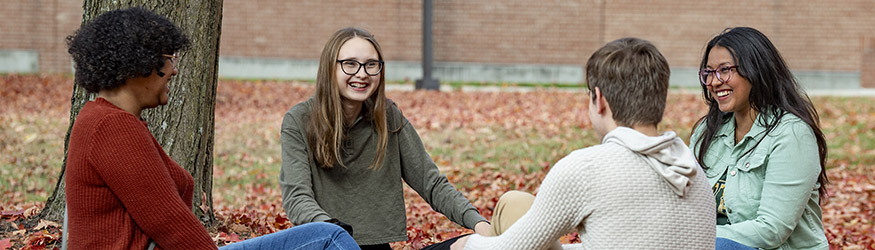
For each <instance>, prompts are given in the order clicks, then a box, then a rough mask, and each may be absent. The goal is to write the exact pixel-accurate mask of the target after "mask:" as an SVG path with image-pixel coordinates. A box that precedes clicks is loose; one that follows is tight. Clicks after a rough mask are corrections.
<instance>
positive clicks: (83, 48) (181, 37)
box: [67, 7, 189, 93]
mask: <svg viewBox="0 0 875 250" xmlns="http://www.w3.org/2000/svg"><path fill="white" fill-rule="evenodd" d="M67 45H68V46H69V49H68V50H67V51H68V52H69V53H70V55H71V56H73V62H74V63H75V68H76V78H75V82H76V84H78V85H79V86H81V87H82V88H85V90H87V91H88V92H91V93H96V92H99V91H101V90H111V89H115V88H117V87H119V86H122V85H124V84H125V81H126V80H128V79H130V78H135V77H141V76H142V77H145V76H149V75H150V74H152V70H157V69H160V68H161V67H163V66H164V63H165V62H166V61H167V60H166V58H165V57H164V56H163V55H164V54H173V53H175V52H177V51H179V50H182V49H184V48H186V47H188V45H189V40H188V37H186V36H185V34H183V33H182V31H181V30H180V29H179V27H177V26H176V25H174V24H173V23H172V22H170V21H169V20H167V18H164V17H162V16H160V15H158V14H155V13H154V12H152V11H149V10H146V9H144V8H140V7H134V8H128V9H121V10H113V11H109V12H106V13H103V14H101V15H100V16H98V17H97V18H95V19H94V20H92V21H91V22H90V23H87V24H85V25H83V26H82V27H81V28H79V30H78V31H76V32H74V33H73V34H72V35H70V36H68V37H67Z"/></svg>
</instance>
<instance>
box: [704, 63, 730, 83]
mask: <svg viewBox="0 0 875 250" xmlns="http://www.w3.org/2000/svg"><path fill="white" fill-rule="evenodd" d="M737 68H738V65H732V66H720V67H718V68H717V69H702V70H699V82H700V83H702V85H705V86H708V85H711V82H713V81H714V76H717V80H718V81H720V82H721V83H726V82H728V81H729V79H732V69H737Z"/></svg>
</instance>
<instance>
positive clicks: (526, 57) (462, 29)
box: [0, 0, 875, 73]
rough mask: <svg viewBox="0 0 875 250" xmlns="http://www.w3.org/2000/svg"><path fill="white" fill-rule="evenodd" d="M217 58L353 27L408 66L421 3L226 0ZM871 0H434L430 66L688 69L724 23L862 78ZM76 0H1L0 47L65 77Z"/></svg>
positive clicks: (873, 29) (310, 46)
mask: <svg viewBox="0 0 875 250" xmlns="http://www.w3.org/2000/svg"><path fill="white" fill-rule="evenodd" d="M224 5H225V8H224V12H223V15H224V16H223V18H224V21H223V26H222V41H221V55H222V56H233V57H267V58H293V59H317V58H318V56H319V53H320V51H321V49H322V46H323V45H324V43H325V41H326V40H327V39H328V36H330V34H331V33H333V32H334V31H335V30H337V29H339V28H341V27H345V26H359V27H362V28H365V29H367V30H369V31H371V32H372V33H374V34H375V35H376V36H377V39H378V40H379V41H380V43H381V45H382V46H383V49H384V53H385V56H386V59H388V60H404V61H418V60H420V56H421V42H420V40H421V33H420V32H421V27H422V26H421V23H420V21H421V16H422V7H421V1H414V0H356V1H353V0H343V1H319V0H301V1H287V0H250V1H245V0H226V1H224ZM873 12H875V1H871V0H843V1H830V0H805V1H791V0H774V1H760V0H740V1H734V2H713V1H712V2H707V1H694V0H683V1H677V0H651V1H634V0H611V1H605V0H581V1H567V0H542V1H530V0H483V1H470V0H438V1H434V39H435V40H434V46H435V48H434V49H435V50H434V55H435V59H436V60H438V61H451V62H478V63H527V64H580V65H582V64H584V63H585V61H586V60H587V58H588V57H589V55H590V54H591V53H592V52H593V51H594V50H595V49H597V48H598V47H600V46H601V45H602V44H604V43H605V42H608V41H611V40H614V39H617V38H621V37H626V36H637V37H641V38H644V39H648V40H650V41H652V42H654V43H656V45H657V47H659V48H660V50H662V52H663V53H664V54H665V56H666V57H667V58H668V60H669V63H670V64H671V65H672V66H673V67H695V66H696V65H697V64H698V62H699V60H700V57H701V53H702V49H703V47H704V45H705V43H706V42H707V41H708V40H709V39H710V38H711V37H712V36H713V35H715V34H717V33H719V32H720V31H721V30H723V28H725V27H728V26H752V27H755V28H757V29H759V30H761V31H763V33H765V34H766V35H767V36H769V37H770V38H771V39H772V41H773V42H774V43H775V44H776V46H777V47H778V49H779V50H780V51H781V52H782V53H783V55H784V57H785V59H786V60H787V61H788V62H789V64H790V66H791V68H792V69H794V70H817V71H845V72H861V73H862V72H863V70H861V67H863V65H862V63H863V61H864V58H863V56H864V53H863V49H864V48H863V45H864V43H861V42H860V41H861V40H863V39H864V37H866V36H867V35H868V34H872V33H875V15H872V14H871V13H873ZM81 13H82V11H81V0H80V1H66V0H54V1H51V0H11V1H6V2H4V6H3V8H2V9H0V20H2V22H0V34H2V36H0V49H32V50H38V51H39V52H40V58H39V59H40V69H41V70H42V71H47V72H56V71H61V72H66V71H69V69H70V66H69V64H70V59H69V56H67V55H66V52H65V49H64V40H63V39H64V37H65V36H66V35H68V34H69V33H70V32H72V31H73V30H75V28H76V27H78V25H79V22H80V20H81Z"/></svg>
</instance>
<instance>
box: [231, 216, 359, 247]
mask: <svg viewBox="0 0 875 250" xmlns="http://www.w3.org/2000/svg"><path fill="white" fill-rule="evenodd" d="M221 249H223V250H237V249H296V250H305V249H306V250H309V249H331V250H335V249H336V250H350V249H359V246H358V244H356V242H355V240H353V239H352V236H349V234H348V233H347V232H346V231H345V230H343V228H340V227H339V226H337V225H334V224H331V223H325V222H313V223H307V224H303V225H298V226H294V227H292V228H289V229H286V230H283V231H279V232H275V233H272V234H267V235H263V236H261V237H257V238H252V239H248V240H245V241H241V242H237V243H234V244H230V245H227V246H224V247H222V248H221Z"/></svg>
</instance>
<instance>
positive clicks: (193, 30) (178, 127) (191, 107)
mask: <svg viewBox="0 0 875 250" xmlns="http://www.w3.org/2000/svg"><path fill="white" fill-rule="evenodd" d="M222 3H223V0H163V1H162V0H85V2H84V4H83V10H84V11H83V14H82V23H83V24H85V23H88V22H89V21H91V20H93V19H94V18H95V17H97V16H99V15H100V14H101V13H104V12H107V11H110V10H115V9H123V8H128V7H133V6H140V7H144V8H146V9H149V10H152V11H154V12H155V13H158V14H159V15H163V16H165V17H167V18H168V19H170V20H171V21H172V22H174V23H176V25H178V26H179V27H180V28H181V29H182V31H183V33H185V34H186V35H187V36H188V38H189V39H190V40H191V46H190V47H189V48H188V49H186V50H183V51H180V52H179V55H180V62H179V65H178V68H179V75H177V76H175V77H174V78H173V80H172V82H171V83H170V100H169V102H168V104H167V105H164V106H161V107H158V108H154V109H148V110H144V112H143V114H142V117H143V118H144V119H146V121H147V122H148V123H149V130H150V131H152V134H153V135H155V138H157V139H158V141H159V142H160V143H161V145H162V146H163V147H164V150H165V151H167V153H168V154H169V155H170V157H171V158H173V159H174V160H176V161H177V162H178V163H179V165H180V166H182V167H183V168H185V169H186V170H188V171H189V172H190V173H191V175H192V177H194V199H193V201H192V202H193V205H194V206H193V207H194V209H193V210H194V213H195V215H197V217H198V218H199V219H200V220H201V222H202V223H203V224H204V225H205V226H207V227H209V226H212V225H213V224H215V216H214V215H213V197H212V189H213V178H212V177H213V125H214V121H215V119H214V117H215V112H214V110H215V106H216V85H217V80H218V75H217V71H218V69H219V36H220V33H221V24H222ZM94 98H95V95H93V94H88V93H87V92H86V91H85V89H82V88H80V87H78V86H74V87H73V96H72V98H71V102H72V107H71V108H70V126H69V128H68V129H67V136H66V138H65V139H64V163H63V165H62V167H61V172H60V177H59V178H58V183H57V184H56V186H55V190H54V192H52V195H51V196H49V198H48V200H47V201H46V206H45V208H44V209H43V210H42V211H41V212H40V214H39V216H37V218H38V219H47V220H52V221H61V220H62V219H63V217H64V206H65V205H66V201H65V197H66V195H65V193H64V187H65V185H64V171H65V169H66V165H67V147H68V146H69V142H70V131H71V130H72V128H73V123H74V122H75V120H76V116H77V115H78V114H79V110H81V109H82V107H83V106H84V105H85V103H86V102H87V101H89V100H93V99H94Z"/></svg>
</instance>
